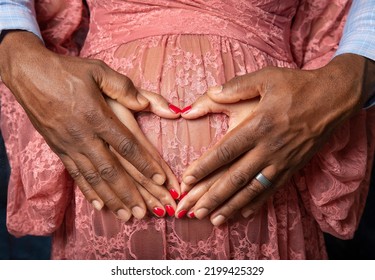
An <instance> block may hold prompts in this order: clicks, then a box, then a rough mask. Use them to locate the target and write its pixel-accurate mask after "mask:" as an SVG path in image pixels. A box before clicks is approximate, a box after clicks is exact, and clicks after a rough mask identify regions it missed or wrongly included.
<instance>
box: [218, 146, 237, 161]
mask: <svg viewBox="0 0 375 280" xmlns="http://www.w3.org/2000/svg"><path fill="white" fill-rule="evenodd" d="M217 158H218V160H219V161H221V162H228V161H230V160H231V159H232V158H233V150H232V149H231V148H230V147H228V145H221V146H220V147H219V148H218V149H217Z"/></svg>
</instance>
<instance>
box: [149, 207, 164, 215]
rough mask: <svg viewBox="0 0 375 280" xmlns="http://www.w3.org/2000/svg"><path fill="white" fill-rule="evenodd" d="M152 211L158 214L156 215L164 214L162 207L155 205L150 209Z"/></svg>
mask: <svg viewBox="0 0 375 280" xmlns="http://www.w3.org/2000/svg"><path fill="white" fill-rule="evenodd" d="M152 212H154V213H155V215H156V216H158V217H163V216H164V209H163V208H160V207H155V208H154V209H152Z"/></svg>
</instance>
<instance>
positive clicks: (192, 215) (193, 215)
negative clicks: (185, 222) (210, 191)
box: [187, 211, 195, 218]
mask: <svg viewBox="0 0 375 280" xmlns="http://www.w3.org/2000/svg"><path fill="white" fill-rule="evenodd" d="M187 215H188V217H189V218H195V214H194V211H191V212H190V213H188V214H187Z"/></svg>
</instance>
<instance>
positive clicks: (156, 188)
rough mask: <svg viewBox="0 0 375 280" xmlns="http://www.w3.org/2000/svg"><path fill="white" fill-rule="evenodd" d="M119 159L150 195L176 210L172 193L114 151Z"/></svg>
mask: <svg viewBox="0 0 375 280" xmlns="http://www.w3.org/2000/svg"><path fill="white" fill-rule="evenodd" d="M113 152H114V153H115V155H116V156H117V158H118V159H119V161H120V163H121V165H122V166H123V167H124V168H125V169H126V171H127V172H128V173H129V174H130V175H131V177H132V178H133V179H134V180H135V181H136V182H137V183H138V184H139V185H141V186H142V187H143V188H145V189H146V190H147V191H148V192H149V193H150V194H152V195H153V196H154V197H155V198H156V199H158V200H159V201H160V202H161V203H162V204H163V205H170V206H172V207H173V208H174V209H175V208H176V202H175V200H174V199H173V197H172V196H171V193H170V192H169V191H168V190H167V189H166V188H165V187H164V186H160V185H157V184H155V183H154V182H153V181H152V180H150V179H149V178H147V177H145V176H144V175H143V174H141V173H140V172H139V171H138V170H137V169H136V168H135V167H134V166H133V165H131V164H130V163H129V162H128V161H127V160H125V159H124V158H122V157H121V156H120V155H119V154H118V153H117V152H116V151H113Z"/></svg>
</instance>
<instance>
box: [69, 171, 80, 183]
mask: <svg viewBox="0 0 375 280" xmlns="http://www.w3.org/2000/svg"><path fill="white" fill-rule="evenodd" d="M68 173H69V175H70V176H71V177H72V178H73V180H76V179H78V178H79V177H81V172H80V171H79V170H78V169H70V170H68Z"/></svg>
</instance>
